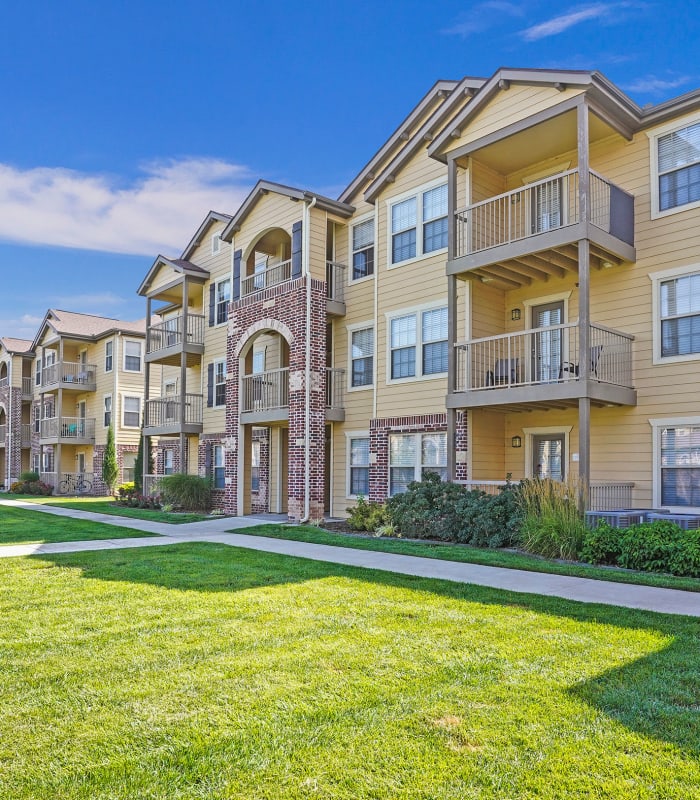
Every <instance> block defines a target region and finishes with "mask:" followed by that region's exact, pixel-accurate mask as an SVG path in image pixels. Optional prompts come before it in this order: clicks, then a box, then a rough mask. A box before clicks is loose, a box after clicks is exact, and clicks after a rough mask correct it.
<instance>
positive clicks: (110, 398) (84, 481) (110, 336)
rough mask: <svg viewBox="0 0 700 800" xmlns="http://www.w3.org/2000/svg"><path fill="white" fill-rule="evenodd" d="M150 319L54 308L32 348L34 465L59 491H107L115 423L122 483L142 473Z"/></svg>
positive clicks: (46, 317)
mask: <svg viewBox="0 0 700 800" xmlns="http://www.w3.org/2000/svg"><path fill="white" fill-rule="evenodd" d="M145 334H146V322H145V320H142V321H140V322H122V321H120V320H117V319H110V318H107V317H97V316H93V315H90V314H78V313H75V312H72V311H62V310H58V309H49V311H48V312H47V313H46V316H45V317H44V320H43V322H42V323H41V325H40V327H39V330H38V332H37V335H36V337H35V338H34V342H33V344H32V352H33V354H34V356H35V358H34V401H33V410H32V451H31V452H32V468H33V469H34V470H36V471H37V472H39V473H40V474H41V479H42V480H43V481H45V482H47V483H50V484H51V485H52V486H54V487H55V491H56V493H58V494H74V493H76V494H80V493H88V494H100V495H101V494H106V493H107V492H108V488H107V487H106V486H105V485H104V484H103V483H102V477H101V476H102V459H103V457H104V451H105V446H106V443H107V430H108V428H109V427H110V425H112V426H113V427H114V435H115V443H116V450H117V462H118V465H119V481H130V480H133V478H134V466H135V462H136V454H137V451H138V444H139V438H140V431H141V422H142V414H143V400H144V353H145V346H144V344H145V343H144V340H145Z"/></svg>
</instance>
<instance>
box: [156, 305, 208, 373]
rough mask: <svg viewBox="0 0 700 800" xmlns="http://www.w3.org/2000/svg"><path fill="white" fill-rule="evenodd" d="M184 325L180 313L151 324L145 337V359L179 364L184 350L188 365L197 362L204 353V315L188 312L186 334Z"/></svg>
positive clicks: (174, 364)
mask: <svg viewBox="0 0 700 800" xmlns="http://www.w3.org/2000/svg"><path fill="white" fill-rule="evenodd" d="M184 327H185V324H184V317H183V315H182V314H180V315H178V316H177V317H171V318H170V319H167V320H165V321H164V322H159V323H158V324H157V325H151V326H150V327H149V328H148V334H147V337H146V361H149V362H151V363H153V362H158V363H161V364H170V365H173V366H179V365H180V363H181V357H182V353H183V352H184V353H185V354H186V358H187V366H188V367H193V366H196V365H197V364H199V363H200V361H201V356H202V353H204V316H203V315H202V314H188V315H187V333H186V335H183V334H184Z"/></svg>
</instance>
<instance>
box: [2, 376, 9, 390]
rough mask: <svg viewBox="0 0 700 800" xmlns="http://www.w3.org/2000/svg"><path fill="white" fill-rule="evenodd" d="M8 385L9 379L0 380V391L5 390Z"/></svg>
mask: <svg viewBox="0 0 700 800" xmlns="http://www.w3.org/2000/svg"><path fill="white" fill-rule="evenodd" d="M9 385H10V379H9V378H0V389H7V387H8V386H9Z"/></svg>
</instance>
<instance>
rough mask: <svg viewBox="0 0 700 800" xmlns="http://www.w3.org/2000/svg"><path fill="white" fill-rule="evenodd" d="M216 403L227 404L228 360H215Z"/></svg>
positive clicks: (216, 404)
mask: <svg viewBox="0 0 700 800" xmlns="http://www.w3.org/2000/svg"><path fill="white" fill-rule="evenodd" d="M214 405H215V406H225V405H226V361H223V360H222V361H215V362H214Z"/></svg>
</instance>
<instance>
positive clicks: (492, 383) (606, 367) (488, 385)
mask: <svg viewBox="0 0 700 800" xmlns="http://www.w3.org/2000/svg"><path fill="white" fill-rule="evenodd" d="M579 336H580V326H579V324H578V323H577V322H573V323H567V324H565V325H551V326H548V327H545V328H532V329H530V330H525V331H518V332H517V333H504V334H501V335H499V336H487V337H485V338H483V339H472V340H471V341H470V342H464V343H460V344H457V345H456V347H457V372H456V376H455V387H454V388H455V391H458V392H469V391H474V390H481V389H484V390H497V389H504V388H506V389H511V388H514V387H518V386H532V385H535V384H542V383H562V382H568V381H578V380H579V378H580V371H581V370H580V367H579V363H578V360H579ZM633 339H634V337H633V336H631V335H629V334H627V333H622V332H620V331H616V330H613V329H612V328H606V327H604V326H602V325H597V324H591V325H590V364H589V371H590V372H589V374H590V377H591V378H592V379H594V380H597V381H598V382H599V383H609V384H613V385H615V386H623V387H627V388H632V341H633Z"/></svg>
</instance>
